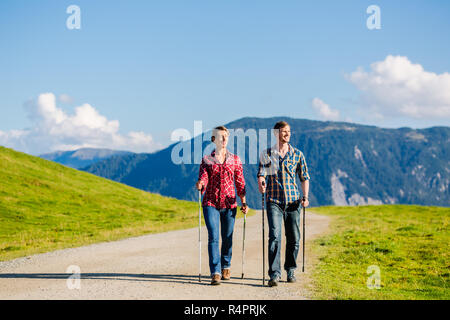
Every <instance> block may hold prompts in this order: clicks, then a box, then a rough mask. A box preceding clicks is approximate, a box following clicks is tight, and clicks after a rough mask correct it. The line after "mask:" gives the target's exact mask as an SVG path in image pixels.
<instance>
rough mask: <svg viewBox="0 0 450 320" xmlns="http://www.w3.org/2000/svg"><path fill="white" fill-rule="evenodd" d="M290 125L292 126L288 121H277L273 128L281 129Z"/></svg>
mask: <svg viewBox="0 0 450 320" xmlns="http://www.w3.org/2000/svg"><path fill="white" fill-rule="evenodd" d="M288 126H289V127H290V125H289V123H287V122H286V121H278V122H277V123H275V126H274V127H273V128H274V130H279V129H282V128H284V127H288Z"/></svg>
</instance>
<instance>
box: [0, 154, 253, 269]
mask: <svg viewBox="0 0 450 320" xmlns="http://www.w3.org/2000/svg"><path fill="white" fill-rule="evenodd" d="M193 187H194V186H193ZM238 212H239V214H238V217H240V216H241V213H240V211H239V210H238ZM249 214H254V212H250V213H249ZM197 225H198V203H197V202H190V201H182V200H176V199H173V198H168V197H163V196H160V195H157V194H151V193H148V192H145V191H142V190H138V189H135V188H132V187H129V186H126V185H123V184H120V183H117V182H114V181H110V180H107V179H103V178H100V177H97V176H95V175H92V174H89V173H86V172H82V171H78V170H75V169H71V168H68V167H65V166H62V165H60V164H57V163H54V162H51V161H47V160H44V159H41V158H38V157H33V156H30V155H27V154H24V153H20V152H16V151H14V150H11V149H7V148H4V147H0V261H5V260H10V259H14V258H17V257H22V256H26V255H30V254H36V253H42V252H47V251H52V250H56V249H62V248H69V247H77V246H81V245H87V244H91V243H95V242H101V241H113V240H118V239H122V238H126V237H131V236H139V235H144V234H148V233H158V232H165V231H169V230H177V229H186V228H192V227H195V226H197Z"/></svg>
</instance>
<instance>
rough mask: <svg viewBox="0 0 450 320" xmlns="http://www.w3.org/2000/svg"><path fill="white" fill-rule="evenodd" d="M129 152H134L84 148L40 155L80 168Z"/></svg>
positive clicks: (43, 157)
mask: <svg viewBox="0 0 450 320" xmlns="http://www.w3.org/2000/svg"><path fill="white" fill-rule="evenodd" d="M129 154H132V152H128V151H117V150H110V149H94V148H82V149H78V150H74V151H56V152H52V153H46V154H42V155H40V156H39V157H41V158H42V159H46V160H50V161H54V162H58V163H61V164H63V165H65V166H68V167H71V168H75V169H80V168H83V167H87V166H89V165H91V164H93V163H95V162H98V161H101V160H105V159H108V158H110V157H113V156H123V155H129Z"/></svg>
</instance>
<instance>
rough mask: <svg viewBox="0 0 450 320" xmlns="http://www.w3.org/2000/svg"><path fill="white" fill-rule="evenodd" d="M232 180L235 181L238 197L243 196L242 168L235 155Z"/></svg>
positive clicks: (239, 160) (243, 179) (243, 180)
mask: <svg viewBox="0 0 450 320" xmlns="http://www.w3.org/2000/svg"><path fill="white" fill-rule="evenodd" d="M234 181H235V183H236V192H237V194H238V196H239V197H243V196H245V178H244V169H243V167H242V162H241V159H240V158H239V157H238V156H236V157H235V164H234Z"/></svg>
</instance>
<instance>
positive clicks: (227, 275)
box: [222, 269, 231, 280]
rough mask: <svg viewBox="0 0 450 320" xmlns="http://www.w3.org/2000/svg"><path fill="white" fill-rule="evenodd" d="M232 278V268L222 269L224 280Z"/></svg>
mask: <svg viewBox="0 0 450 320" xmlns="http://www.w3.org/2000/svg"><path fill="white" fill-rule="evenodd" d="M230 278H231V272H230V269H223V270H222V280H230Z"/></svg>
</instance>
